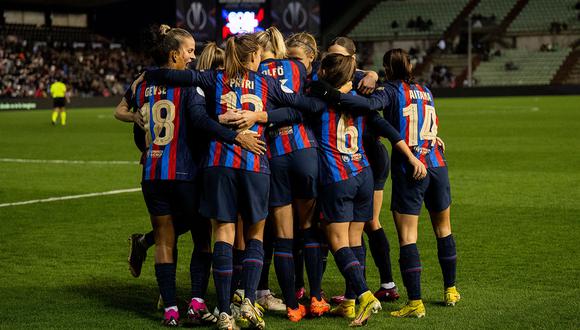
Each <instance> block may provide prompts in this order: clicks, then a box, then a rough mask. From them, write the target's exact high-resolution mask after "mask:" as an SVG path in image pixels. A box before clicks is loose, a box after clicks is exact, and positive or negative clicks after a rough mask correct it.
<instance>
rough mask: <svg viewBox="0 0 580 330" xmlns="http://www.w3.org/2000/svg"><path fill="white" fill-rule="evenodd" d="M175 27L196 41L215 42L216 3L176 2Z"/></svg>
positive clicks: (198, 1)
mask: <svg viewBox="0 0 580 330" xmlns="http://www.w3.org/2000/svg"><path fill="white" fill-rule="evenodd" d="M176 9H177V12H176V15H177V20H176V21H177V23H176V25H177V27H180V28H182V29H186V30H188V31H189V32H191V34H192V35H193V37H194V38H195V39H196V40H198V41H200V42H201V41H208V40H211V41H213V40H216V32H217V30H218V29H217V22H216V18H217V1H212V0H177V5H176Z"/></svg>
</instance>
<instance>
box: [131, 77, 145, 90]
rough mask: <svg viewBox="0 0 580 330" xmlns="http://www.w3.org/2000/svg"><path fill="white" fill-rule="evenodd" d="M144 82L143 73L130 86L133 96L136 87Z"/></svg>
mask: <svg viewBox="0 0 580 330" xmlns="http://www.w3.org/2000/svg"><path fill="white" fill-rule="evenodd" d="M143 80H145V72H143V73H142V74H141V75H139V77H138V78H137V79H136V80H135V81H134V82H133V83H132V84H131V92H132V93H133V95H135V91H136V90H137V86H139V84H140V83H142V82H143Z"/></svg>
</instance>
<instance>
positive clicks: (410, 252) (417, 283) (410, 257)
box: [399, 243, 421, 300]
mask: <svg viewBox="0 0 580 330" xmlns="http://www.w3.org/2000/svg"><path fill="white" fill-rule="evenodd" d="M399 265H400V266H401V276H402V277H403V284H405V288H406V289H407V296H409V300H417V299H421V258H420V257H419V250H418V249H417V244H414V243H413V244H409V245H405V246H401V254H400V256H399Z"/></svg>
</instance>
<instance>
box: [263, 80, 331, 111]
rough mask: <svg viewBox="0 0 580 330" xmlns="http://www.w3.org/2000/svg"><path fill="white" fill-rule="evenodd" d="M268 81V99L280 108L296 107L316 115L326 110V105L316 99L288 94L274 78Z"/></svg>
mask: <svg viewBox="0 0 580 330" xmlns="http://www.w3.org/2000/svg"><path fill="white" fill-rule="evenodd" d="M266 78H267V81H268V99H269V100H271V101H272V102H274V103H275V104H276V105H278V106H279V107H294V108H296V109H298V110H300V111H304V112H308V113H312V114H316V113H320V112H321V111H323V110H324V109H326V103H324V102H323V101H322V100H319V99H318V98H315V97H308V96H304V95H298V94H295V93H286V92H284V91H283V90H282V88H281V87H280V83H279V82H278V81H277V80H275V79H274V78H272V77H266Z"/></svg>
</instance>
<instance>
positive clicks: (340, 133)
mask: <svg viewBox="0 0 580 330" xmlns="http://www.w3.org/2000/svg"><path fill="white" fill-rule="evenodd" d="M350 118H351V117H350V116H349V115H347V114H344V113H343V114H341V115H340V119H339V120H338V125H336V148H337V149H338V151H339V152H341V153H343V154H347V155H352V154H355V153H356V152H357V151H358V129H357V128H356V127H355V126H347V125H348V122H349V119H350ZM347 138H348V143H347Z"/></svg>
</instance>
